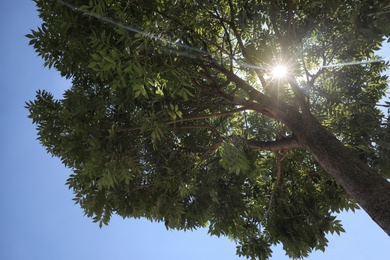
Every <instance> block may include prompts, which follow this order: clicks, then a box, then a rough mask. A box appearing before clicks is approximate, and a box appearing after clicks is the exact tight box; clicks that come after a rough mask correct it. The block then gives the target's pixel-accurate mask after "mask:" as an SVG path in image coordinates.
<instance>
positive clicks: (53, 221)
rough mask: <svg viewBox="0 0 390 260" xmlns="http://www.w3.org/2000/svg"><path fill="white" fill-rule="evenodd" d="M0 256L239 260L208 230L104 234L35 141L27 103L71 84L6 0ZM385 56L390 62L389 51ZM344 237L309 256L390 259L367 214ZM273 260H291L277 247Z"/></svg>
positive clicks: (24, 9) (351, 221) (351, 220)
mask: <svg viewBox="0 0 390 260" xmlns="http://www.w3.org/2000/svg"><path fill="white" fill-rule="evenodd" d="M0 24H1V25H2V29H1V30H2V37H1V40H0V50H1V51H0V55H1V56H0V76H1V82H2V84H1V86H0V124H1V127H0V206H1V207H0V259H3V260H35V259H37V260H38V259H39V260H46V259H50V260H52V259H56V260H62V259H64V260H65V259H66V260H69V259H72V260H78V259H94V260H103V259H113V260H122V259H123V260H124V259H129V260H133V259H134V260H155V259H159V260H168V259H169V260H182V259H188V260H191V259H194V260H195V259H197V260H198V259H202V260H216V259H218V260H219V259H223V260H233V259H235V260H239V259H245V258H239V257H238V256H236V255H235V245H234V243H232V242H231V241H229V240H228V239H227V238H217V237H210V236H209V235H208V234H207V231H206V230H198V231H196V232H181V231H180V232H179V231H167V230H166V229H165V227H164V226H163V225H162V224H157V223H150V222H148V221H146V220H133V219H125V220H123V219H121V218H118V217H113V219H112V221H111V223H110V225H109V226H107V227H103V228H102V229H99V227H98V225H97V224H94V223H92V221H91V219H88V218H86V217H84V216H83V213H82V210H81V209H80V208H79V207H78V206H77V205H74V204H73V201H72V200H71V199H72V197H73V196H72V193H71V191H70V190H68V188H67V187H66V186H65V181H66V179H67V178H68V175H69V174H70V170H68V169H66V168H64V167H63V166H62V165H61V163H60V161H59V160H58V159H56V158H52V157H51V156H50V155H48V154H47V153H46V152H45V150H44V148H43V147H41V146H40V144H39V143H38V141H36V131H35V127H34V126H33V125H32V124H31V121H30V120H29V119H28V118H27V111H26V109H25V108H24V102H25V101H28V100H30V99H33V98H34V96H35V91H36V90H37V89H47V90H49V91H51V92H53V93H54V94H55V96H56V97H58V98H60V97H61V93H62V91H63V90H64V89H65V88H67V87H69V83H68V82H66V81H65V80H64V79H61V78H60V76H59V74H58V73H57V72H56V71H54V70H48V69H47V68H43V66H42V64H43V62H42V60H41V59H40V58H38V57H37V56H36V54H35V52H34V51H33V49H32V47H29V46H28V39H26V38H25V37H24V35H25V34H27V33H29V29H30V28H36V27H37V26H38V25H39V24H40V21H39V19H38V17H37V13H36V11H35V5H34V3H33V2H32V1H30V0H10V1H3V2H2V5H1V9H0ZM386 48H388V49H387V50H386V51H383V52H382V55H384V56H385V58H386V59H387V60H389V59H390V49H389V48H390V47H389V45H387V46H386ZM340 219H342V220H343V224H344V227H345V229H346V230H347V233H345V234H342V235H341V236H340V237H339V236H337V235H335V236H329V240H330V244H329V247H328V249H327V250H326V251H325V253H322V252H316V253H313V254H312V255H311V256H310V257H309V259H315V260H324V259H336V260H337V259H354V260H368V259H372V260H374V259H375V260H378V259H389V258H390V256H389V255H390V251H389V249H388V246H389V244H390V239H389V237H388V236H387V235H386V234H385V233H384V232H383V231H382V230H381V229H380V228H379V227H378V226H377V225H376V224H375V223H374V222H373V221H372V220H371V219H370V218H369V217H368V216H367V215H366V214H365V213H364V212H363V211H359V212H358V213H356V214H353V213H343V214H342V215H341V216H340ZM274 251H275V252H274V256H273V258H272V260H275V259H278V260H279V259H280V260H284V259H288V258H287V257H286V256H284V252H283V251H282V250H281V249H280V248H276V249H275V250H274Z"/></svg>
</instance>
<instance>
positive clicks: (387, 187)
mask: <svg viewBox="0 0 390 260" xmlns="http://www.w3.org/2000/svg"><path fill="white" fill-rule="evenodd" d="M288 114H289V115H287V117H286V118H285V119H284V120H283V121H285V123H286V125H287V126H288V127H289V128H290V130H292V131H293V133H294V135H295V138H296V139H297V142H298V143H299V144H300V145H301V146H302V147H303V148H305V149H307V150H308V151H309V152H310V153H311V154H312V155H313V157H314V158H315V159H316V160H317V162H318V163H319V164H320V165H321V166H322V167H323V169H324V170H325V171H326V172H328V174H330V175H331V176H332V177H333V178H334V179H335V181H336V182H337V183H338V184H339V185H341V186H342V187H343V188H344V189H345V190H346V192H347V193H348V194H349V195H350V196H351V198H352V199H354V200H355V202H357V203H358V204H359V205H360V206H361V207H362V208H363V209H364V210H365V211H366V212H367V214H368V215H369V216H370V217H371V218H372V219H373V220H374V221H375V222H376V223H377V224H378V225H379V226H380V227H381V228H382V229H383V230H384V231H385V232H386V233H387V235H389V236H390V182H389V181H388V180H386V179H385V178H384V177H382V176H381V175H379V174H378V173H376V172H375V171H373V170H372V169H371V168H370V167H369V166H368V165H366V164H365V163H363V162H362V161H361V160H359V159H358V158H356V157H355V155H353V154H352V153H351V151H350V150H349V149H348V148H346V147H345V146H344V145H343V144H342V143H341V142H340V141H339V140H337V139H336V138H335V137H334V136H333V135H332V134H331V133H330V132H329V131H327V130H326V129H325V128H324V127H323V126H322V125H321V124H320V123H319V122H318V121H317V119H316V118H315V117H314V116H313V115H312V114H311V113H302V114H301V113H298V112H297V111H290V112H289V113H288Z"/></svg>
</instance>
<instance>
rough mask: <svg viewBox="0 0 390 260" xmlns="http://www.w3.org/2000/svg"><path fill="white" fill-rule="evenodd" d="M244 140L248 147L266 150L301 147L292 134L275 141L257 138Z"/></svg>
mask: <svg viewBox="0 0 390 260" xmlns="http://www.w3.org/2000/svg"><path fill="white" fill-rule="evenodd" d="M244 140H245V139H244ZM245 142H246V144H247V146H248V147H249V148H253V149H260V150H266V151H283V150H289V149H293V148H300V147H301V146H300V145H299V143H298V142H297V140H296V139H295V138H294V137H293V136H291V137H287V138H283V139H280V140H277V141H265V142H262V141H257V140H245Z"/></svg>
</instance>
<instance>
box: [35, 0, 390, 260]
mask: <svg viewBox="0 0 390 260" xmlns="http://www.w3.org/2000/svg"><path fill="white" fill-rule="evenodd" d="M35 2H36V4H37V7H38V12H39V15H40V17H41V18H42V19H43V23H42V25H41V26H40V27H39V28H38V29H36V30H32V31H31V34H28V35H27V37H28V38H30V44H31V45H32V46H33V47H34V49H35V50H36V51H37V53H38V55H39V56H41V57H42V58H43V59H44V64H45V66H48V67H49V68H51V67H53V68H55V69H56V70H58V71H59V72H60V73H61V75H62V76H64V77H66V78H68V79H70V80H71V81H72V87H71V88H70V89H68V90H66V91H65V93H64V96H63V98H62V99H59V100H58V99H55V98H54V97H53V95H52V94H50V93H48V92H46V91H44V90H42V91H38V92H37V96H36V99H35V100H34V101H30V102H28V103H27V108H28V109H29V111H30V117H31V118H32V120H33V122H34V123H35V124H37V130H38V136H39V137H38V139H39V140H40V142H41V143H42V145H43V146H45V147H46V149H47V151H48V152H49V153H51V154H52V155H53V156H57V157H59V158H60V159H61V160H62V162H63V163H64V164H65V165H66V166H68V167H70V168H71V169H73V171H74V173H73V174H72V175H71V176H70V178H69V179H68V181H67V185H68V186H69V188H71V189H72V190H73V192H74V194H75V198H74V200H75V202H76V203H78V204H79V205H80V206H81V207H82V209H83V210H84V212H85V214H86V215H87V216H88V217H92V218H93V219H94V221H95V222H99V223H100V225H102V224H108V222H109V220H110V217H111V215H112V214H118V215H119V216H122V217H124V218H127V217H133V218H140V217H145V218H148V219H150V220H152V221H163V222H164V223H165V225H166V226H167V228H174V229H184V230H187V229H196V228H199V227H206V226H207V227H208V228H209V232H210V234H212V235H217V236H220V235H224V236H229V237H231V238H232V239H234V240H235V241H236V242H237V243H238V247H237V253H238V254H239V255H244V256H246V257H249V258H253V259H255V258H256V259H257V258H258V259H265V258H267V257H269V256H270V255H271V253H272V251H271V249H270V246H271V245H274V244H277V243H282V244H283V247H284V249H285V250H286V253H287V254H288V255H289V256H290V257H293V258H300V257H304V256H307V255H308V253H310V252H311V251H312V250H324V249H325V247H326V245H327V239H326V237H325V236H326V234H327V233H334V232H336V233H338V234H339V233H340V232H344V230H343V228H342V226H341V224H340V222H339V220H337V219H336V217H335V216H334V214H335V212H340V211H341V210H349V209H352V210H354V209H356V208H357V204H356V203H355V202H353V201H352V200H351V199H350V197H349V196H348V195H347V193H346V192H345V191H344V190H343V189H342V188H341V187H340V186H339V184H337V183H336V182H335V181H334V180H333V179H332V178H331V177H330V176H329V175H328V174H327V172H326V170H327V169H323V168H322V167H321V166H320V165H319V164H318V162H316V161H315V160H314V159H313V157H312V156H311V154H310V152H308V151H306V149H303V148H305V147H303V146H302V145H301V144H300V143H299V142H298V141H297V140H296V139H295V138H294V134H295V133H294V131H293V130H292V129H290V128H289V127H288V126H286V124H285V123H284V122H283V118H282V116H280V113H279V112H277V111H281V110H283V111H288V110H296V111H298V112H299V113H306V112H308V111H310V113H311V114H313V115H314V116H315V117H316V118H317V120H318V121H319V122H320V123H321V124H322V125H323V126H325V127H326V128H327V129H328V131H330V132H331V133H333V135H335V136H336V137H337V138H338V139H339V140H340V141H341V142H342V143H343V144H344V145H345V146H347V147H348V148H350V150H351V151H353V153H354V154H355V155H356V156H359V157H360V158H361V159H362V160H364V161H365V162H366V163H367V164H368V165H369V166H370V167H371V168H372V169H375V170H376V171H378V172H379V173H381V174H386V173H388V172H389V165H388V159H389V156H388V155H389V152H390V151H389V141H390V138H389V131H388V127H387V126H388V125H387V120H386V118H385V116H384V114H383V112H381V111H380V110H379V109H378V106H377V104H378V102H379V100H380V99H381V98H382V97H383V96H384V94H385V91H386V89H387V77H386V76H383V75H382V72H383V71H384V70H385V69H386V68H387V66H388V64H387V63H385V62H382V61H380V57H377V56H376V55H375V54H374V51H375V50H378V49H379V48H380V46H381V42H382V41H383V39H384V38H383V36H384V35H389V34H390V32H389V27H386V26H384V24H388V23H389V22H390V21H389V19H390V18H389V17H390V16H389V15H388V12H389V5H386V4H384V3H382V1H374V0H372V1H365V0H357V1H356V0H342V1H341V0H332V1H325V0H317V1H308V0H297V1H292V0H285V1H281V0H268V1H267V0H257V1H252V0H219V1H206V0H191V1H185V0H143V1H139V0H133V1H128V0H126V1H124V0H122V1H121V0H115V1H114V0H100V1H97V0H88V1H87V0H67V1H65V0H64V1H57V0H35ZM276 65H284V66H286V67H287V69H288V73H289V75H288V76H287V77H285V78H279V79H276V78H273V77H272V75H271V73H270V71H271V69H272V67H274V66H276ZM384 106H388V104H384ZM387 176H389V175H387Z"/></svg>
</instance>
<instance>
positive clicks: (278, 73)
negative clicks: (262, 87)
mask: <svg viewBox="0 0 390 260" xmlns="http://www.w3.org/2000/svg"><path fill="white" fill-rule="evenodd" d="M287 72H288V71H287V67H286V66H283V65H278V66H276V67H274V68H273V69H271V74H272V77H273V78H278V79H280V78H284V77H286V75H287Z"/></svg>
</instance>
